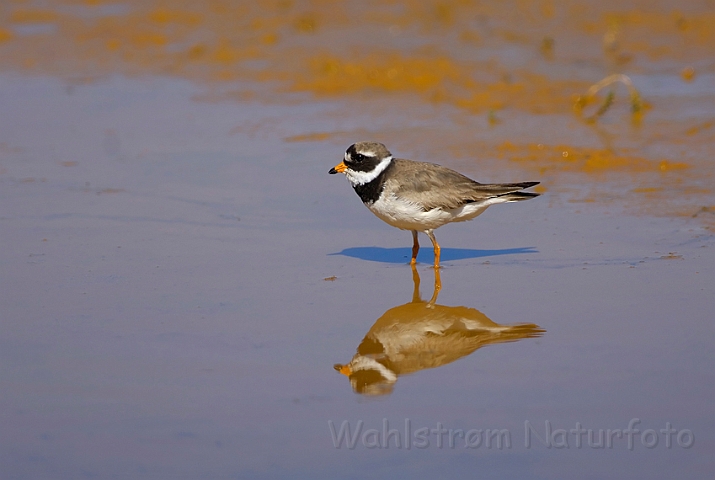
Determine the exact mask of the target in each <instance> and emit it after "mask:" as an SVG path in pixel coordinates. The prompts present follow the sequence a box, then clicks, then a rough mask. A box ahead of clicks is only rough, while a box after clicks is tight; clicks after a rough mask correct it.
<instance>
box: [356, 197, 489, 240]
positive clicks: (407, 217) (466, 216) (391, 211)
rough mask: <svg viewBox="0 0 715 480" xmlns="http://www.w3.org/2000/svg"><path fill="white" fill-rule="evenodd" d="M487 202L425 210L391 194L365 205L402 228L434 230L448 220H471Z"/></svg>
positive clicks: (483, 208)
mask: <svg viewBox="0 0 715 480" xmlns="http://www.w3.org/2000/svg"><path fill="white" fill-rule="evenodd" d="M488 206H489V204H486V205H485V204H482V203H468V204H466V205H463V206H461V207H459V208H455V209H452V210H442V209H441V208H435V209H433V210H429V211H427V212H425V211H424V210H422V208H421V207H420V206H419V205H417V204H415V203H410V202H405V201H403V200H400V199H398V198H396V197H395V196H394V195H391V196H389V197H386V198H380V199H378V200H377V201H376V202H375V203H373V204H372V205H367V208H369V209H370V211H371V212H372V213H374V214H375V215H377V216H378V217H379V218H380V219H381V220H383V221H384V222H386V223H388V224H390V225H392V226H393V227H397V228H400V229H402V230H417V231H420V232H424V231H425V230H434V229H435V228H439V227H441V226H442V225H444V224H446V223H450V222H463V221H466V220H471V219H473V218H474V217H476V216H477V215H479V214H480V213H482V212H483V211H484V210H486V208H487V207H488Z"/></svg>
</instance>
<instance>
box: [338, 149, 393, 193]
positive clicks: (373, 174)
mask: <svg viewBox="0 0 715 480" xmlns="http://www.w3.org/2000/svg"><path fill="white" fill-rule="evenodd" d="M345 157H346V159H347V157H348V154H347V153H346V154H345ZM391 161H392V157H385V158H383V159H382V161H380V163H378V164H377V165H376V166H375V168H373V169H372V170H370V171H369V172H357V171H355V170H351V169H349V168H348V169H347V170H345V176H346V177H348V180H350V183H351V184H352V186H353V187H354V186H356V185H365V184H366V183H370V182H372V181H373V180H375V179H376V178H377V176H378V175H380V174H381V173H382V172H383V171H385V169H386V168H387V167H388V165H390V162H391Z"/></svg>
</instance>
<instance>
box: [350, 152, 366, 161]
mask: <svg viewBox="0 0 715 480" xmlns="http://www.w3.org/2000/svg"><path fill="white" fill-rule="evenodd" d="M352 159H353V160H355V161H356V162H362V161H363V160H365V155H363V154H362V153H355V155H353V156H352Z"/></svg>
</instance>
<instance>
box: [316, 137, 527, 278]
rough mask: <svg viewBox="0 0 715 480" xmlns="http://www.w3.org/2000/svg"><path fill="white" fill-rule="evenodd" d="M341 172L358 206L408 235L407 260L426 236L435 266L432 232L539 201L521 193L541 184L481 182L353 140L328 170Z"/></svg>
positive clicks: (436, 253) (437, 257)
mask: <svg viewBox="0 0 715 480" xmlns="http://www.w3.org/2000/svg"><path fill="white" fill-rule="evenodd" d="M328 173H329V174H331V175H334V174H336V173H344V174H345V176H346V177H347V179H348V181H349V182H350V184H351V185H352V187H353V189H354V190H355V192H356V193H357V194H358V196H359V197H360V199H361V200H362V202H363V204H365V206H366V207H367V208H368V209H369V210H370V211H371V212H372V213H374V214H375V215H376V216H377V217H378V218H380V219H381V220H383V221H384V222H386V223H387V224H389V225H392V226H393V227H397V228H399V229H401V230H410V231H411V232H412V259H411V260H410V264H411V265H414V264H416V263H417V253H418V252H419V249H420V244H419V240H418V238H417V234H418V232H423V233H425V234H426V235H427V236H428V237H429V239H430V241H431V242H432V247H433V249H434V268H439V260H440V250H441V249H440V246H439V243H437V239H436V238H435V235H434V231H435V230H436V229H437V228H439V227H441V226H442V225H446V224H448V223H452V222H464V221H467V220H471V219H473V218H475V217H477V216H478V215H480V214H481V213H483V212H484V210H486V209H487V208H488V207H489V206H490V205H495V204H497V203H507V202H519V201H522V200H528V199H530V198H534V197H538V196H539V194H538V193H532V192H523V191H522V190H524V189H527V188H530V187H533V186H534V185H538V184H539V183H540V182H520V183H496V184H485V183H479V182H476V181H474V180H472V179H471V178H469V177H466V176H464V175H462V174H461V173H459V172H456V171H454V170H451V169H449V168H447V167H443V166H441V165H437V164H435V163H427V162H417V161H414V160H406V159H401V158H394V157H393V156H392V153H390V151H389V150H388V149H387V147H385V145H383V144H382V143H378V142H368V141H365V142H357V143H354V144H352V145H350V147H348V149H347V150H346V151H345V155H344V156H343V160H342V161H341V162H340V163H339V164H337V165H336V166H334V167H333V168H331V169H330V170H329V171H328Z"/></svg>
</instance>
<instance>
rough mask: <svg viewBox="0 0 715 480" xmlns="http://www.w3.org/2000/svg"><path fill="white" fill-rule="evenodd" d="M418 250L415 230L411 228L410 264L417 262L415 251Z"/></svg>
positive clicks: (418, 245)
mask: <svg viewBox="0 0 715 480" xmlns="http://www.w3.org/2000/svg"><path fill="white" fill-rule="evenodd" d="M419 251H420V242H419V241H418V240H417V230H412V260H410V265H414V264H416V263H417V252H419Z"/></svg>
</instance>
